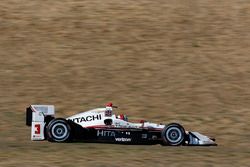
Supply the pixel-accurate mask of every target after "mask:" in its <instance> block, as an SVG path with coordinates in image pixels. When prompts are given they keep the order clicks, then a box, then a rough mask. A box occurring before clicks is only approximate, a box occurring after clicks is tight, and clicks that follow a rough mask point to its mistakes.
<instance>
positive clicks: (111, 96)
mask: <svg viewBox="0 0 250 167" xmlns="http://www.w3.org/2000/svg"><path fill="white" fill-rule="evenodd" d="M249 29H250V3H249V1H247V0H245V1H244V0H242V1H240V2H236V1H233V0H228V1H218V2H217V1H212V0H203V1H198V0H192V1H179V0H168V1H165V0H155V1H147V0H144V1H142V0H137V1H132V0H131V1H130V0H109V1H101V0H99V1H97V0H86V1H78V0H61V1H44V0H43V1H42V0H37V1H29V0H2V1H1V3H0V81H1V82H0V120H1V121H0V150H1V151H0V166H69V165H70V166H90V165H91V166H102V167H103V166H109V167H110V166H156V167H157V166H166V165H168V164H169V165H170V166H184V165H185V166H194V167H195V166H197V167H199V166H249V163H250V160H249V157H250V150H249V148H250V144H249V138H250V89H249V86H250V56H249V53H250V46H249V45H250V35H249ZM108 101H112V102H113V103H114V104H116V105H118V106H120V107H119V110H117V112H118V113H126V114H128V115H129V116H134V117H137V118H145V119H147V120H152V121H156V122H166V123H167V122H173V121H177V122H180V123H182V124H183V125H184V126H185V127H186V129H187V130H197V131H200V132H202V133H204V134H207V135H211V136H213V137H216V138H217V142H218V144H219V147H208V148H207V147H178V148H176V147H161V146H157V145H156V146H124V145H109V144H86V143H74V144H55V143H48V142H31V141H30V129H29V128H28V127H26V126H24V120H25V118H24V110H25V107H26V106H28V105H29V104H35V103H37V104H54V105H55V106H56V110H57V116H58V117H60V116H61V117H66V116H69V115H71V114H74V113H75V112H78V111H82V110H86V109H91V108H94V107H97V106H101V105H104V104H105V103H106V102H108Z"/></svg>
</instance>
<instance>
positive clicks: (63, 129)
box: [51, 123, 68, 140]
mask: <svg viewBox="0 0 250 167" xmlns="http://www.w3.org/2000/svg"><path fill="white" fill-rule="evenodd" d="M51 133H52V135H53V136H54V138H56V139H58V140H63V139H64V138H65V137H66V136H67V135H68V128H67V126H66V125H65V124H63V123H56V124H55V125H54V126H53V127H52V129H51Z"/></svg>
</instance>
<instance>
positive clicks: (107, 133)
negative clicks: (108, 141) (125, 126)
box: [97, 130, 115, 137]
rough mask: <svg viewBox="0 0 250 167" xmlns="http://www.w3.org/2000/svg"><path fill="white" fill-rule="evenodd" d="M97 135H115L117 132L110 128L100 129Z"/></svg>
mask: <svg viewBox="0 0 250 167" xmlns="http://www.w3.org/2000/svg"><path fill="white" fill-rule="evenodd" d="M97 136H101V137H106V136H108V137H111V136H113V137H115V132H114V131H110V130H98V131H97Z"/></svg>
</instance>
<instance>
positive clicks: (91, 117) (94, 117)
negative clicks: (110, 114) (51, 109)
mask: <svg viewBox="0 0 250 167" xmlns="http://www.w3.org/2000/svg"><path fill="white" fill-rule="evenodd" d="M101 119H102V116H101V114H98V115H89V116H86V117H78V118H73V119H71V121H73V122H76V123H81V122H89V121H95V120H101Z"/></svg>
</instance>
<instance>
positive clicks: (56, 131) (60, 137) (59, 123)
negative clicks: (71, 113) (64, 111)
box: [46, 118, 71, 142]
mask: <svg viewBox="0 0 250 167" xmlns="http://www.w3.org/2000/svg"><path fill="white" fill-rule="evenodd" d="M46 132H47V137H48V141H51V142H68V141H70V140H71V127H70V125H69V124H68V122H67V120H65V119H63V118H56V119H53V120H52V121H50V123H49V124H48V126H47V128H46Z"/></svg>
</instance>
